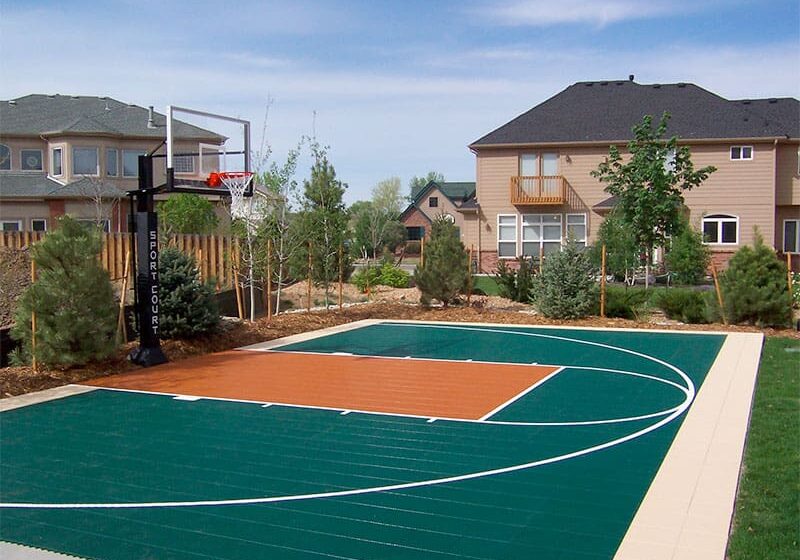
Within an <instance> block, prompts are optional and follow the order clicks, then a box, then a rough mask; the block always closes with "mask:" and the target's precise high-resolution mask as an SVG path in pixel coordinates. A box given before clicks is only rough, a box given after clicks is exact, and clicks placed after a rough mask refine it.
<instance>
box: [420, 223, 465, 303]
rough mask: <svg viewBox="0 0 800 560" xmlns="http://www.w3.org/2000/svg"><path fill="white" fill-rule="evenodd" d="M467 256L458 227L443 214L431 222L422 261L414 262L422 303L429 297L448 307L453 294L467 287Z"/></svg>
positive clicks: (454, 295) (428, 300)
mask: <svg viewBox="0 0 800 560" xmlns="http://www.w3.org/2000/svg"><path fill="white" fill-rule="evenodd" d="M468 259H469V256H468V255H467V252H466V250H465V249H464V245H463V243H461V241H460V240H459V239H458V229H457V228H456V226H455V225H454V224H453V223H452V222H451V221H450V220H448V219H446V218H445V217H443V216H441V217H438V218H436V219H435V220H434V221H433V225H432V226H431V238H430V241H429V242H428V243H426V244H425V262H424V263H423V266H419V265H417V267H416V269H415V271H414V282H415V283H416V285H417V287H418V288H419V290H420V292H422V297H421V298H420V301H421V302H422V303H423V305H427V304H429V303H430V301H431V300H432V299H436V300H439V301H441V302H442V305H444V306H445V307H447V306H448V305H449V304H450V303H451V302H452V301H453V300H454V299H455V297H456V296H457V295H458V294H460V293H463V292H464V291H465V290H466V289H467V283H468V282H469V269H468V268H467V260H468Z"/></svg>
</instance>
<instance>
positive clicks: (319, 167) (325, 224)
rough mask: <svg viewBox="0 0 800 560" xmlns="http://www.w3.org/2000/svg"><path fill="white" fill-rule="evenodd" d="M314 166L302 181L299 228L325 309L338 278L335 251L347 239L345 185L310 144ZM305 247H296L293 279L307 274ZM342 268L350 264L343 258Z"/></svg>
mask: <svg viewBox="0 0 800 560" xmlns="http://www.w3.org/2000/svg"><path fill="white" fill-rule="evenodd" d="M311 153H312V155H313V157H314V164H313V166H312V167H311V177H310V178H309V179H308V180H305V181H303V201H302V210H301V211H300V213H299V215H298V219H299V224H298V225H299V226H300V227H301V228H302V231H303V233H304V235H303V237H304V239H305V240H306V242H308V241H310V242H311V262H312V274H311V278H312V280H313V281H314V282H315V283H316V284H317V285H319V286H322V287H323V288H324V290H325V305H326V306H327V305H328V303H329V290H330V284H331V283H332V282H334V281H336V280H337V279H338V276H339V248H340V247H343V246H344V243H345V240H346V236H347V222H348V215H347V210H346V208H345V205H344V202H343V197H344V191H345V189H347V185H346V184H345V183H343V182H342V181H340V180H339V179H337V177H336V171H335V169H334V168H333V165H332V164H331V163H330V161H329V160H328V155H327V151H326V149H325V148H323V147H321V146H320V145H319V144H317V143H316V141H313V142H312V144H311ZM307 259H308V244H307V243H304V244H302V245H300V246H299V247H298V250H297V252H296V254H295V258H294V261H293V262H294V270H295V271H296V276H297V277H298V278H302V277H304V276H305V271H306V270H307V268H306V267H307V264H306V263H307ZM343 259H345V260H346V262H345V263H344V266H345V268H346V269H347V271H348V272H349V268H350V266H349V265H350V263H349V260H348V258H347V255H346V254H345V255H344V256H343Z"/></svg>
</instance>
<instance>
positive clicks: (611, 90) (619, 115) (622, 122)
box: [470, 80, 800, 148]
mask: <svg viewBox="0 0 800 560" xmlns="http://www.w3.org/2000/svg"><path fill="white" fill-rule="evenodd" d="M665 111H666V112H669V113H670V116H671V118H670V121H669V128H668V129H667V134H668V135H670V136H678V137H680V138H684V139H715V138H775V137H790V138H799V137H800V101H798V100H797V99H794V98H780V99H754V100H738V101H731V100H728V99H725V98H723V97H720V96H719V95H716V94H714V93H711V92H710V91H707V90H705V89H703V88H701V87H698V86H696V85H694V84H683V83H679V84H649V85H645V84H637V83H636V82H633V81H628V80H625V81H620V80H617V81H603V82H578V83H576V84H574V85H571V86H569V87H568V88H567V89H565V90H564V91H562V92H561V93H558V94H556V95H555V96H553V97H551V98H550V99H548V100H547V101H545V102H543V103H541V104H539V105H537V106H536V107H534V108H533V109H531V110H529V111H527V112H526V113H523V114H522V115H520V116H518V117H517V118H515V119H513V120H512V121H510V122H508V123H506V124H504V125H503V126H501V127H500V128H498V129H496V130H494V131H492V132H490V133H489V134H487V135H486V136H483V137H482V138H480V139H478V140H476V141H475V142H473V143H472V144H471V145H470V147H475V148H480V147H481V146H488V145H500V144H534V143H562V142H598V141H599V142H613V141H626V140H630V139H631V137H632V133H631V128H632V127H633V126H634V125H635V124H637V123H639V122H641V120H642V117H643V116H644V115H652V116H653V117H654V118H656V119H657V118H660V117H661V115H662V114H663V113H664V112H665Z"/></svg>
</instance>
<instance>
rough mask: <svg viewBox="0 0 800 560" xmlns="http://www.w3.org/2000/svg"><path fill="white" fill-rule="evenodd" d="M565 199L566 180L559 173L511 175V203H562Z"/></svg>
mask: <svg viewBox="0 0 800 560" xmlns="http://www.w3.org/2000/svg"><path fill="white" fill-rule="evenodd" d="M566 201H567V182H566V181H565V180H564V177H563V176H561V175H538V176H535V177H511V204H521V205H545V204H550V205H553V204H564V203H565V202H566Z"/></svg>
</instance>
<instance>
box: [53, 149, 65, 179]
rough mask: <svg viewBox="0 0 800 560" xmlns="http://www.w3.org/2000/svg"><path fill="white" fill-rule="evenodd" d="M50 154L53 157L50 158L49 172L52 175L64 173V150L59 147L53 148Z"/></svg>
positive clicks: (56, 175)
mask: <svg viewBox="0 0 800 560" xmlns="http://www.w3.org/2000/svg"><path fill="white" fill-rule="evenodd" d="M52 154H53V157H52V158H51V160H50V173H52V174H53V176H54V177H59V176H61V175H63V174H64V167H63V156H64V150H63V149H61V148H53V152H52Z"/></svg>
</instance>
